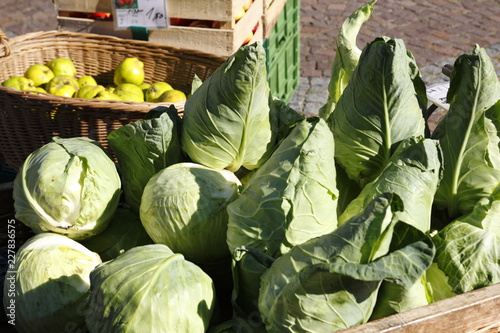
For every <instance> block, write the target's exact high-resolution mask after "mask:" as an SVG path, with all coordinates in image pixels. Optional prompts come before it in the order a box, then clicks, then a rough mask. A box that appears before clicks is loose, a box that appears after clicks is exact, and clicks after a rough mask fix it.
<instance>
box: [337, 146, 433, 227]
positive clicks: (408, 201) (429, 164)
mask: <svg viewBox="0 0 500 333" xmlns="http://www.w3.org/2000/svg"><path fill="white" fill-rule="evenodd" d="M441 177H442V155H441V150H440V149H439V142H438V141H437V140H432V139H425V138H423V137H418V138H415V137H414V138H409V139H405V140H403V141H402V142H401V143H400V144H399V146H398V148H397V149H396V151H395V152H394V154H393V155H392V157H391V158H390V160H389V162H388V164H387V165H386V167H385V168H384V170H383V171H382V173H381V174H380V175H379V176H378V177H377V178H376V179H375V180H374V181H372V182H371V183H369V184H367V185H366V186H365V187H364V188H363V190H362V191H361V193H360V194H359V195H358V197H357V198H355V199H354V200H353V201H351V203H350V204H349V205H348V206H347V208H346V210H345V211H344V212H343V213H342V215H340V216H339V225H340V224H343V223H345V222H346V221H347V220H349V219H350V218H351V217H353V216H355V215H357V214H359V213H360V212H362V211H363V209H364V207H365V206H366V205H367V204H368V203H369V202H370V201H371V200H373V199H374V198H375V197H377V196H379V195H380V194H382V193H384V192H392V193H396V194H397V195H398V196H399V197H401V198H402V200H403V202H404V204H405V208H404V211H402V212H401V213H399V214H400V218H401V220H402V221H405V222H406V223H409V224H411V225H413V226H414V227H415V228H417V229H419V230H420V231H422V232H428V231H429V230H430V227H431V213H432V204H433V200H434V193H436V190H437V187H438V185H439V181H440V180H441Z"/></svg>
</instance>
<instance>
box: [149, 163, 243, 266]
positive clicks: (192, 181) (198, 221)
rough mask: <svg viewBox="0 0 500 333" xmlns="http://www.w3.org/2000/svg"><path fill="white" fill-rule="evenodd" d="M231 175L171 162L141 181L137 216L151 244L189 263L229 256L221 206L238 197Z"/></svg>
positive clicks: (208, 261) (225, 212)
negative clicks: (147, 180) (149, 237)
mask: <svg viewBox="0 0 500 333" xmlns="http://www.w3.org/2000/svg"><path fill="white" fill-rule="evenodd" d="M240 185H241V183H240V181H239V180H238V178H237V177H236V176H235V175H234V173H232V172H230V171H228V170H216V169H211V168H208V167H205V166H202V165H199V164H195V163H177V164H174V165H171V166H169V167H168V168H165V169H163V170H162V171H160V172H158V173H157V174H156V175H154V176H153V177H152V178H151V179H150V180H149V182H148V184H147V185H146V187H145V189H144V193H143V195H142V200H141V209H140V216H141V221H142V224H143V225H144V228H145V229H146V231H147V233H148V234H149V235H150V236H151V238H152V239H153V241H154V242H155V243H159V244H164V245H167V246H168V247H169V248H170V249H172V251H174V252H176V253H182V254H183V255H184V256H185V257H186V259H188V260H191V261H193V262H194V263H197V264H200V263H217V262H221V261H224V260H226V259H227V258H230V252H229V248H228V246H227V242H226V234H227V222H228V215H227V210H226V207H227V205H228V204H229V203H231V202H232V201H234V200H235V199H236V198H237V197H238V195H239V186H240Z"/></svg>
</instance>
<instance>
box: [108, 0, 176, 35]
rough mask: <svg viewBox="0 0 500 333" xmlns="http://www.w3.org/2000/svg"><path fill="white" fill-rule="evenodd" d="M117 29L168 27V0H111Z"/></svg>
mask: <svg viewBox="0 0 500 333" xmlns="http://www.w3.org/2000/svg"><path fill="white" fill-rule="evenodd" d="M111 1H112V2H113V17H114V22H115V29H116V30H125V29H129V28H130V27H145V28H148V29H151V30H154V29H164V28H168V25H169V18H168V13H167V8H168V6H167V0H111Z"/></svg>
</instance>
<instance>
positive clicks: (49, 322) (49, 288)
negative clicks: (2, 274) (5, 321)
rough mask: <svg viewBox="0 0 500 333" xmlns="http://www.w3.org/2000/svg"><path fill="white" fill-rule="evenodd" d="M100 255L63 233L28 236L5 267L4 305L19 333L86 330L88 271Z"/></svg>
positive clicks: (98, 260) (95, 264)
mask: <svg viewBox="0 0 500 333" xmlns="http://www.w3.org/2000/svg"><path fill="white" fill-rule="evenodd" d="M99 263H101V259H100V258H99V255H98V254H96V253H94V252H92V251H90V250H88V249H87V248H85V247H84V246H83V245H81V244H80V243H78V242H76V241H74V240H72V239H70V238H68V237H66V236H62V235H58V234H54V233H41V234H38V235H36V236H33V237H31V238H30V239H28V240H27V241H26V242H25V243H24V244H23V246H21V247H20V248H19V250H18V252H17V253H16V259H15V267H14V268H11V269H10V270H9V272H7V275H6V279H5V283H4V294H3V306H4V309H5V311H6V313H7V316H8V317H9V319H13V320H15V325H16V326H15V327H16V331H17V332H20V333H24V332H27V333H32V332H38V333H53V332H66V331H67V330H68V329H69V328H70V329H71V331H73V332H77V331H85V327H86V325H85V311H86V308H85V306H86V298H87V297H88V295H89V292H90V272H91V271H92V270H93V269H94V268H95V267H96V266H97V265H98V264H99Z"/></svg>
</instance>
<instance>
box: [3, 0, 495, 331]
mask: <svg viewBox="0 0 500 333" xmlns="http://www.w3.org/2000/svg"><path fill="white" fill-rule="evenodd" d="M375 2H376V0H373V1H370V2H368V3H366V4H365V5H363V6H362V7H360V8H359V9H358V10H357V11H356V12H354V13H353V14H352V15H351V16H350V17H349V18H348V19H347V20H346V21H345V22H344V25H343V26H342V29H341V31H340V32H339V38H338V41H339V42H338V45H337V54H336V58H335V61H334V63H333V65H332V75H331V79H330V85H329V94H330V95H329V99H328V102H327V103H326V104H325V106H324V107H323V108H322V109H321V110H320V112H319V116H317V117H305V116H303V115H302V114H301V113H300V112H297V111H300V110H293V109H292V108H290V107H289V106H288V105H287V104H286V102H285V101H283V100H280V99H279V98H276V97H275V96H273V93H272V90H271V88H270V82H268V80H267V79H266V78H267V71H268V67H267V59H266V58H267V56H268V53H267V52H266V48H265V45H263V43H260V42H256V43H250V44H248V45H244V46H242V47H240V48H238V50H237V51H236V52H235V53H233V54H232V55H231V56H229V58H227V59H226V60H224V61H223V62H222V63H221V64H220V65H219V66H218V67H217V68H215V69H214V70H213V72H211V74H210V75H209V76H208V77H207V78H206V79H204V80H197V79H192V80H191V84H190V96H189V98H188V99H187V100H186V102H185V103H184V104H183V109H182V112H178V111H177V109H176V108H175V106H172V105H170V106H169V105H157V106H156V107H154V108H151V109H150V110H149V111H146V112H143V115H142V118H141V119H135V120H133V121H131V122H129V123H127V124H123V125H122V126H120V127H118V128H114V129H112V130H111V131H110V132H109V133H108V134H107V136H106V140H107V141H108V143H109V146H108V148H107V149H108V151H109V152H110V154H114V156H115V160H114V162H115V163H107V164H106V165H105V166H104V168H106V169H107V171H106V170H105V171H103V172H102V174H105V175H116V174H117V172H118V174H119V175H120V178H121V181H122V183H121V190H122V191H123V194H124V195H123V196H122V197H121V198H120V199H121V200H120V203H119V205H118V206H116V205H115V204H112V205H108V206H107V208H108V210H115V211H116V218H112V219H110V221H109V223H110V226H111V227H114V228H113V229H106V230H104V231H103V230H100V229H99V230H97V229H96V233H97V235H96V236H94V237H92V238H89V239H85V240H83V241H82V244H84V245H85V244H89V245H88V246H89V249H90V251H95V254H96V255H99V256H101V253H102V257H106V258H107V259H106V261H105V260H102V261H103V263H100V264H98V265H97V266H96V268H94V269H92V270H90V272H86V273H83V274H87V275H88V281H89V284H88V285H86V287H88V288H86V289H85V290H83V292H84V293H87V295H88V298H87V299H88V301H89V303H88V304H91V306H90V308H89V309H84V310H83V311H82V313H80V316H79V317H78V318H75V319H74V320H77V321H78V323H79V325H83V326H81V327H84V326H86V327H87V328H88V329H89V330H90V332H114V331H130V332H135V331H137V330H138V329H137V327H138V326H140V327H141V329H142V330H146V331H151V332H153V331H154V332H171V331H183V332H184V331H196V332H198V331H199V332H210V333H216V332H240V331H249V332H302V331H309V332H334V331H339V332H340V331H345V332H408V333H416V332H424V331H425V332H427V331H436V332H440V331H442V332H448V331H464V332H477V333H479V332H495V331H498V329H499V327H500V313H499V312H498V311H497V310H498V307H499V306H500V293H499V285H500V283H499V282H500V266H499V262H498V258H499V256H500V253H499V252H498V249H499V248H500V246H499V244H500V234H499V230H500V228H499V225H498V221H499V220H500V215H499V214H500V213H499V212H500V210H499V209H500V208H499V207H500V205H499V202H500V201H499V200H500V185H499V184H500V175H499V172H500V171H499V170H500V160H499V159H498V156H500V150H499V146H498V142H499V140H500V139H499V137H500V135H499V133H500V130H499V129H498V121H497V119H498V118H499V117H500V80H499V79H498V77H497V75H496V74H495V71H494V69H493V64H492V62H491V60H490V58H489V57H488V54H487V52H486V51H485V49H483V48H481V47H480V46H479V45H476V46H474V47H473V48H472V49H471V50H470V52H467V53H463V54H461V55H460V56H459V57H457V58H456V60H455V62H454V63H453V66H452V67H450V68H451V71H450V73H449V77H450V85H449V92H448V94H447V103H448V105H449V108H448V110H447V112H446V115H445V116H444V117H443V118H442V119H441V120H440V121H439V122H438V123H437V126H436V128H435V129H433V130H432V131H431V130H430V128H429V124H428V122H429V119H428V116H429V109H428V100H427V96H426V89H425V83H424V82H423V80H422V78H421V76H420V72H419V69H418V66H417V62H416V60H415V58H414V57H413V55H412V54H411V52H409V51H408V50H407V49H406V47H405V43H404V41H402V40H400V39H396V38H389V37H384V36H382V37H378V38H375V39H374V40H372V41H371V42H369V43H367V44H366V45H365V46H364V47H363V48H362V49H358V47H357V46H356V38H357V34H358V32H359V29H360V27H361V25H362V24H363V23H364V22H365V21H366V20H368V19H369V17H370V15H371V12H372V10H373V5H374V4H375ZM85 140H88V141H87V142H92V141H91V140H90V139H85ZM51 141H52V143H51V144H53V143H55V144H59V145H61V144H62V143H63V140H62V139H60V138H58V137H57V136H55V137H52V138H51ZM94 143H95V146H96V147H100V144H99V143H98V142H97V141H95V142H94ZM49 145H50V144H49V143H47V144H45V145H44V146H43V147H41V148H38V149H37V150H35V149H33V151H32V153H30V155H29V156H28V158H27V159H26V160H25V162H24V164H23V167H22V168H21V169H20V170H24V169H26V168H31V169H33V170H36V167H37V166H38V165H40V166H46V165H50V163H51V161H53V159H52V158H53V157H52V156H50V157H49V156H48V155H43V154H40V152H43V151H44V150H46V149H47V147H48V146H49ZM62 146H64V145H62ZM70 148H71V147H68V148H67V149H66V153H64V154H58V155H57V156H56V157H58V158H60V160H59V162H58V168H59V170H63V171H61V172H55V174H54V171H55V168H54V170H48V169H47V168H41V167H40V168H38V169H39V171H37V172H31V173H30V172H20V173H18V174H17V176H16V178H15V180H14V182H13V184H12V186H13V192H14V202H13V203H12V207H14V208H15V207H18V206H19V205H22V214H21V213H20V211H21V210H19V209H17V208H15V210H16V211H15V212H10V213H11V214H15V215H14V216H12V215H10V216H11V217H9V218H8V221H9V222H8V223H9V225H10V224H13V223H14V222H15V221H16V220H17V219H19V220H20V221H21V223H23V224H26V225H28V224H29V226H30V228H31V229H32V231H35V232H39V231H40V230H44V229H42V228H41V227H42V226H45V225H47V220H49V222H57V223H52V224H54V225H56V228H59V229H61V230H58V231H63V232H64V230H66V229H67V230H73V228H74V227H75V228H78V223H79V222H78V221H79V217H80V216H79V209H78V207H80V206H82V207H83V206H84V204H83V203H82V202H81V199H82V197H81V196H80V194H81V193H85V191H83V189H89V191H92V189H93V188H92V187H90V188H87V187H85V186H86V185H87V184H93V183H94V181H93V177H92V175H91V173H90V175H89V176H87V175H86V171H87V168H84V167H83V166H86V165H93V164H94V163H99V162H98V161H96V160H95V158H96V157H95V156H94V154H89V155H85V154H81V153H80V152H79V151H74V150H73V149H70ZM82 150H83V147H82ZM66 155H70V157H71V158H69V159H68V158H66ZM31 161H36V162H37V164H34V165H32V164H33V163H32V162H31ZM74 166H81V167H80V168H74ZM88 169H90V167H89V168H88ZM84 171H85V172H84ZM58 173H60V174H61V175H58ZM66 180H68V181H67V182H66ZM75 180H79V181H75ZM87 180H88V181H87ZM52 182H55V184H57V185H59V186H52ZM77 183H78V184H77ZM58 187H61V188H63V190H61V191H60V192H61V197H62V199H64V200H61V201H60V205H57V207H56V208H57V209H58V210H60V211H62V212H63V213H64V214H59V215H58V216H57V217H53V216H52V214H48V209H46V208H47V207H46V206H47V205H45V203H46V202H49V201H50V200H49V199H44V200H43V204H39V203H38V202H37V201H40V200H38V199H39V197H41V196H40V195H42V196H43V195H44V194H45V193H46V192H47V190H46V189H52V188H55V189H56V190H57V189H58ZM32 193H33V195H32ZM78 202H80V204H78ZM49 208H53V207H49ZM123 208H125V210H123ZM68 212H69V213H68ZM125 212H126V214H129V217H130V221H127V225H130V224H129V223H132V224H134V223H135V225H134V226H133V227H131V229H130V230H135V231H136V233H137V239H135V240H134V239H133V237H131V234H130V232H125V233H124V231H126V230H120V228H116V227H115V225H116V224H117V223H120V219H119V218H118V217H119V216H123V215H121V214H124V213H125ZM108 213H109V212H107V213H106V214H108ZM82 214H83V215H84V217H85V218H87V219H90V218H92V216H89V214H87V213H85V212H84V210H82ZM25 216H38V218H37V219H31V221H30V223H26V222H24V221H23V219H25ZM59 217H62V220H63V221H58V218H59ZM141 227H142V228H143V229H144V230H142V229H141ZM137 228H139V229H140V230H141V232H137V230H138V229H137ZM9 230H12V227H10V228H9V227H7V230H6V232H5V233H4V234H3V235H2V237H3V238H2V239H3V240H5V241H6V243H5V244H9V239H10V238H9ZM144 232H145V233H146V234H148V235H149V236H150V238H147V237H146V238H145V237H144V234H145V233H144ZM51 234H52V233H51ZM42 235H43V234H42ZM101 235H106V237H109V238H111V239H112V238H115V239H116V240H117V241H116V245H113V244H111V243H110V242H109V238H108V239H103V238H100V239H99V238H98V237H99V236H101ZM124 235H126V238H127V241H126V242H121V241H119V240H121V239H122V237H124ZM36 237H38V236H35V237H32V236H31V235H29V234H28V235H27V243H25V244H28V245H27V246H29V245H30V243H31V242H30V240H36V239H37V238H36ZM204 237H207V238H204ZM77 238H78V237H77ZM86 238H87V237H86ZM54 239H55V238H54ZM94 239H96V240H97V242H93V243H92V240H94ZM76 240H78V239H76ZM87 242H89V243H87ZM99 243H102V246H99V245H100V244H99ZM139 243H140V244H139ZM57 244H58V243H57V242H56V241H55V240H54V246H56V245H57ZM134 244H135V245H134ZM12 247H13V249H14V245H13V246H12ZM117 247H121V250H120V249H117ZM7 248H8V245H7ZM109 248H114V249H113V251H109ZM18 249H19V247H17V246H16V247H15V250H18ZM24 250H25V248H22V247H21V249H20V250H18V253H20V254H23V253H24V252H23V251H24ZM10 260H11V261H12V262H13V263H14V264H15V265H17V266H13V267H21V266H22V265H23V264H26V265H28V266H29V264H30V262H29V261H30V260H35V259H30V258H28V257H27V256H24V255H20V257H19V258H15V256H12V257H11V259H10ZM61 266H64V263H61ZM173 272H175V274H173ZM6 277H7V279H6V281H9V282H8V284H6V286H7V287H4V304H12V303H13V301H12V300H15V297H14V295H15V294H16V293H18V292H19V293H21V295H20V297H26V298H25V300H26V302H28V303H29V302H30V300H31V299H35V300H36V297H37V295H38V292H39V289H38V290H37V289H34V290H31V291H30V290H28V289H23V288H21V286H23V287H24V286H25V284H24V283H23V280H26V279H27V277H26V275H23V274H18V272H16V271H15V270H14V271H8V272H7V273H6ZM54 278H55V279H58V278H60V279H62V281H61V284H60V285H62V282H63V281H64V282H65V281H67V277H66V276H65V275H64V274H62V275H61V276H60V277H50V279H54ZM39 279H40V280H41V281H42V282H43V280H44V279H48V278H47V276H45V277H44V276H43V275H42V276H40V277H39ZM50 279H49V280H50ZM84 280H85V279H84ZM50 288H55V287H54V285H53V284H49V283H47V290H48V291H49V293H50V290H51V289H50ZM82 289H83V288H82ZM25 291H27V292H25ZM57 291H58V292H60V290H59V289H58V290H57ZM80 291H81V290H80ZM50 294H51V296H57V293H56V290H54V292H53V293H50ZM181 295H184V297H183V296H181ZM186 295H189V296H186ZM30 297H32V298H30ZM185 297H187V298H185ZM186 299H187V301H186ZM103 300H104V302H103ZM157 304H163V306H161V308H160V309H159V308H158V307H157ZM165 307H168V309H169V310H168V315H167V314H166V315H165V316H161V315H159V314H160V313H161V311H162V309H163V308H165ZM5 309H6V313H7V315H9V308H8V307H5ZM180 309H183V310H180ZM183 311H186V312H188V313H189V315H188V316H185V315H182V313H181V312H183ZM10 314H11V315H12V313H10ZM142 314H144V316H147V318H148V319H150V320H147V321H144V322H143V321H141V320H140V318H144V317H143V316H142ZM34 317H36V316H35V315H34V314H28V315H26V316H19V317H17V320H22V321H23V323H22V325H20V327H22V326H23V325H26V326H25V327H29V325H30V321H31V320H34V321H35V322H37V321H38V320H41V322H40V324H38V325H37V327H39V328H40V330H41V329H42V327H43V326H44V324H47V325H48V326H47V327H52V326H51V325H54V324H55V325H56V326H59V327H61V326H60V325H62V327H64V326H65V324H67V322H63V321H64V320H67V319H64V320H63V318H61V322H59V321H57V320H54V319H53V318H50V319H45V318H41V319H38V318H34ZM14 318H16V316H15V311H14ZM50 329H51V328H48V330H46V331H47V332H49V331H50ZM22 331H23V330H21V332H22ZM27 331H29V329H28V330H27ZM41 332H42V331H41Z"/></svg>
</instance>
